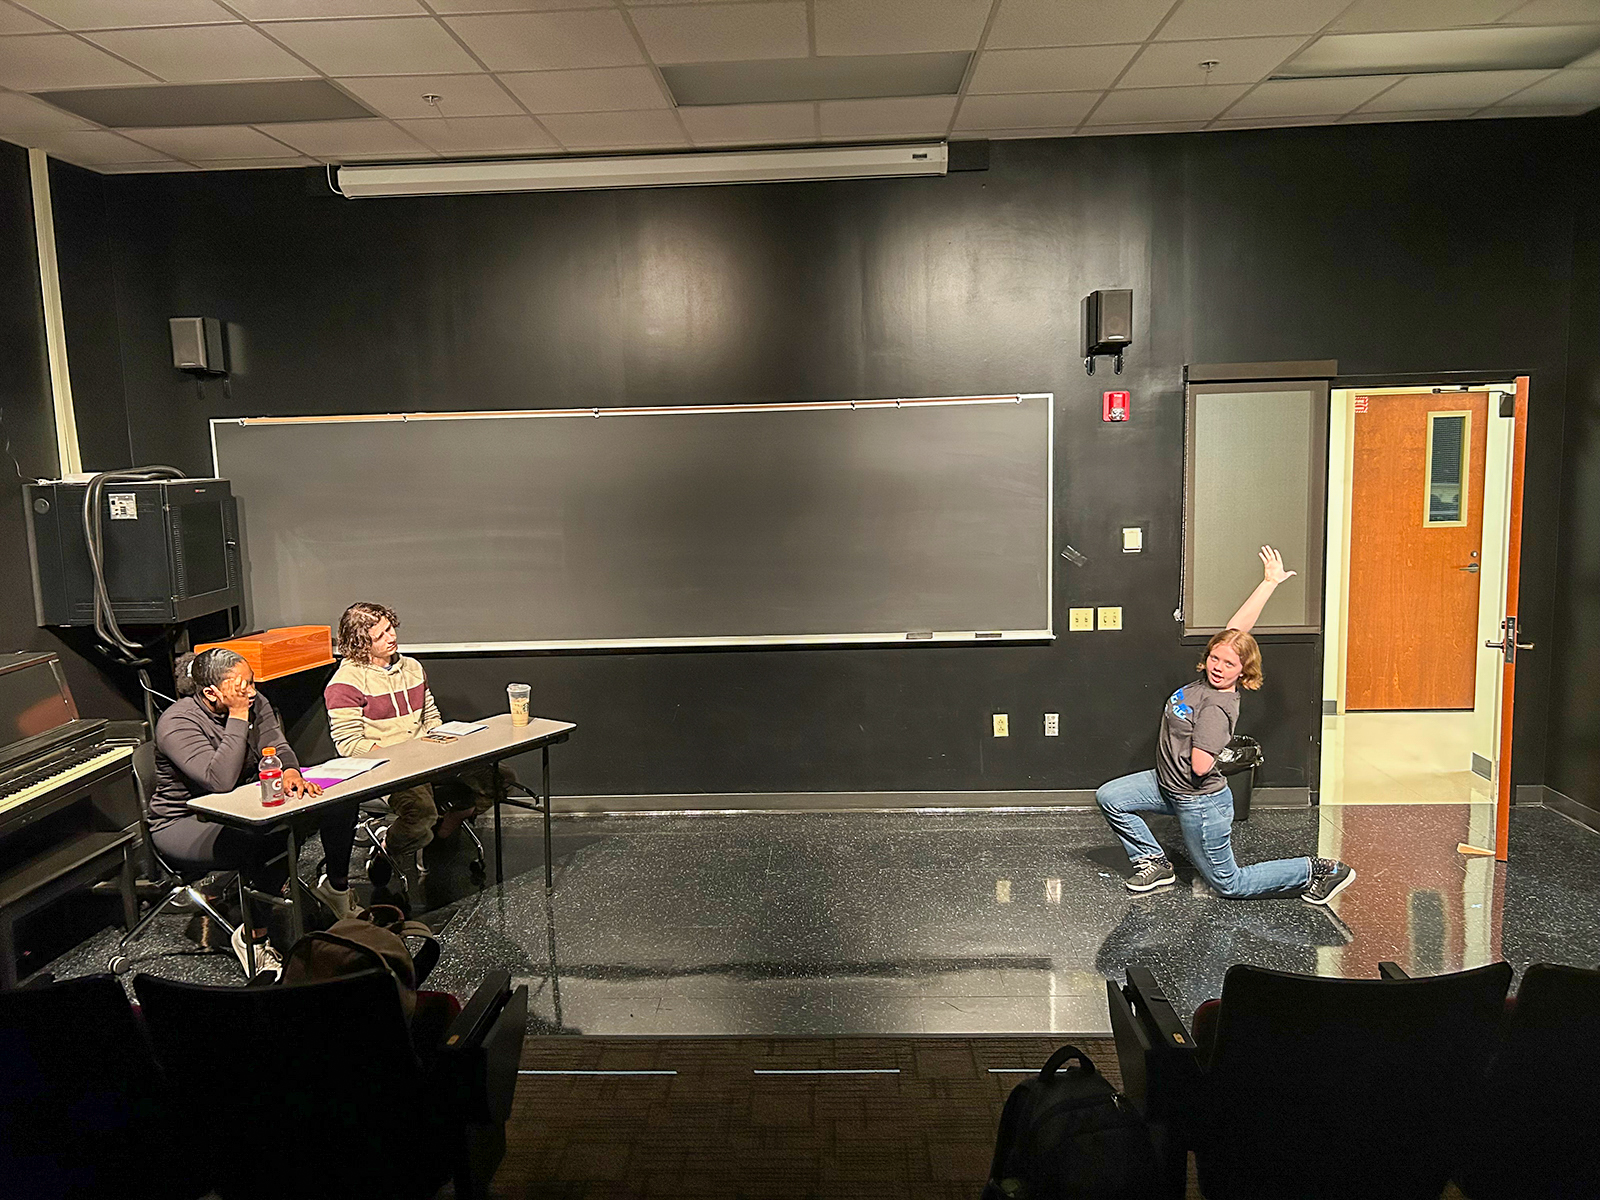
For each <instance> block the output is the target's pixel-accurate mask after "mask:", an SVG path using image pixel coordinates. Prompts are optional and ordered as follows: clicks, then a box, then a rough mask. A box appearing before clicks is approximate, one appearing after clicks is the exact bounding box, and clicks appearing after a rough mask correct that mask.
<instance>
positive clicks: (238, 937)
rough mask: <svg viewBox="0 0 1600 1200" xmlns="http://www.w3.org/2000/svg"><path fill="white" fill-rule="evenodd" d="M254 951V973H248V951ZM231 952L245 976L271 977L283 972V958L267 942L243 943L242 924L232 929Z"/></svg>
mask: <svg viewBox="0 0 1600 1200" xmlns="http://www.w3.org/2000/svg"><path fill="white" fill-rule="evenodd" d="M252 950H254V951H255V975H252V974H251V973H250V952H251V951H252ZM233 953H234V954H235V955H236V956H237V957H238V959H239V966H240V967H241V968H243V970H244V973H245V976H246V978H249V979H254V978H255V977H256V976H257V975H270V976H271V977H272V978H273V979H277V978H278V976H280V975H282V974H283V959H281V958H279V957H278V952H277V951H276V950H274V949H273V948H272V946H271V944H269V943H267V942H257V943H256V944H255V945H254V946H247V945H246V944H245V936H244V926H243V925H242V924H241V925H240V926H239V928H237V929H235V930H234V931H233Z"/></svg>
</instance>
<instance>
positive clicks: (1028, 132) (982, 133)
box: [958, 124, 1078, 142]
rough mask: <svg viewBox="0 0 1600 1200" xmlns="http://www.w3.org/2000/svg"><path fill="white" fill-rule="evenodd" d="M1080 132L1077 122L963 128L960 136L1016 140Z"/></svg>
mask: <svg viewBox="0 0 1600 1200" xmlns="http://www.w3.org/2000/svg"><path fill="white" fill-rule="evenodd" d="M1077 132H1078V127H1077V125H1076V124H1073V125H1057V126H1052V127H1049V128H1044V129H963V130H961V131H960V132H959V134H958V136H960V137H964V138H988V139H989V140H990V141H996V142H1002V141H1015V140H1018V139H1021V138H1055V137H1071V136H1072V135H1073V134H1075V133H1077Z"/></svg>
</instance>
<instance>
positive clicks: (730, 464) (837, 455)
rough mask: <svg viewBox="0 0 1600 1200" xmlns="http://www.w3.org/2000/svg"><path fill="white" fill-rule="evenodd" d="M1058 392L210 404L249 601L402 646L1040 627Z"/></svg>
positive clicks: (847, 636) (269, 616)
mask: <svg viewBox="0 0 1600 1200" xmlns="http://www.w3.org/2000/svg"><path fill="white" fill-rule="evenodd" d="M1053 410H1054V402H1053V397H1052V396H1051V395H1049V394H1047V393H1041V394H1028V395H1011V396H983V397H952V398H938V399H924V400H871V401H843V402H837V403H817V404H788V405H782V404H750V405H728V406H716V407H712V406H699V407H677V408H612V409H603V408H602V409H595V408H588V409H572V410H533V411H522V412H480V413H418V414H404V415H384V416H334V417H268V418H242V419H240V418H232V419H218V420H213V421H212V423H211V439H212V453H213V458H214V462H215V468H216V472H217V474H218V475H219V476H221V477H222V478H225V479H228V480H230V481H231V482H232V486H233V494H234V495H235V496H236V497H238V499H239V510H240V525H241V534H242V539H243V543H244V546H243V549H244V560H245V562H246V569H245V584H246V595H247V597H248V598H249V605H250V607H249V612H248V617H249V620H250V622H251V624H252V625H254V626H256V627H258V628H274V627H278V626H284V625H299V624H319V625H328V624H336V623H337V621H338V618H339V614H340V613H341V612H342V611H343V610H344V608H345V606H346V605H348V604H350V603H352V602H353V601H356V600H376V601H380V602H382V603H384V604H388V605H390V606H391V607H393V608H395V609H396V610H397V611H398V612H399V613H400V614H401V616H402V618H403V619H404V632H405V639H406V646H407V647H408V648H409V649H411V650H415V651H423V652H429V651H476V650H519V649H527V650H541V649H581V648H617V649H625V648H632V647H670V646H727V645H769V644H770V645H783V644H819V645H825V644H849V643H894V642H911V643H916V642H921V641H938V642H950V641H973V640H985V639H996V640H1039V639H1043V638H1049V637H1051V636H1053V631H1052V624H1051V611H1052V603H1051V600H1052V597H1051V586H1052V584H1051V554H1052V551H1051V540H1052V499H1051V498H1052V493H1053V479H1052V474H1053V436H1052V435H1053V428H1054V413H1053Z"/></svg>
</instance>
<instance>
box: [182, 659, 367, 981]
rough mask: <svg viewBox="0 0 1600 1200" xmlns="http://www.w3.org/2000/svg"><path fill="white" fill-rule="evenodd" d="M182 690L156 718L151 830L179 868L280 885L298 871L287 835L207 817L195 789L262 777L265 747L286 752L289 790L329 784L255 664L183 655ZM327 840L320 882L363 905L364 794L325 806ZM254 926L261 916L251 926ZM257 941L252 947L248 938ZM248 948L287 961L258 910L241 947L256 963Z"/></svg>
mask: <svg viewBox="0 0 1600 1200" xmlns="http://www.w3.org/2000/svg"><path fill="white" fill-rule="evenodd" d="M177 684H178V696H179V700H178V702H177V703H176V704H174V705H173V706H172V707H171V708H169V709H167V711H166V712H164V713H162V714H161V719H160V720H158V721H157V722H156V787H155V795H154V796H152V797H151V800H150V839H151V841H153V842H154V843H155V845H156V849H157V850H158V851H160V853H161V857H162V858H164V859H166V860H167V861H168V862H169V863H171V864H172V865H173V867H174V868H176V869H177V870H180V871H197V872H198V871H234V870H236V871H238V872H240V874H241V875H242V876H243V878H244V883H245V886H246V887H248V888H252V889H254V890H256V891H261V892H267V893H270V894H273V895H276V894H277V893H278V892H279V891H280V889H281V888H282V887H283V884H284V881H285V880H286V879H288V877H289V866H288V864H287V862H285V861H284V859H285V858H286V857H287V856H286V853H285V850H286V847H285V839H284V837H283V835H282V834H280V833H255V832H252V831H250V830H245V829H235V828H233V827H232V826H229V825H222V824H219V823H218V822H215V821H206V820H202V819H201V818H200V817H199V816H196V815H195V814H193V813H191V812H190V811H189V809H188V807H187V805H188V802H189V799H190V798H191V797H193V796H204V795H206V794H208V793H213V792H227V791H232V790H233V789H234V788H236V787H238V786H239V785H240V784H242V783H248V782H250V781H251V780H253V779H255V778H257V774H258V771H259V768H260V763H261V751H262V747H264V746H270V747H272V748H274V749H275V750H276V751H277V754H278V757H279V758H280V759H282V761H283V765H284V771H283V790H284V794H285V795H286V796H288V797H290V798H293V797H296V796H302V795H308V796H315V795H318V794H320V793H321V791H322V789H321V788H319V787H318V786H317V785H316V784H314V783H312V782H311V781H310V780H307V779H305V778H303V777H302V776H301V774H300V771H299V765H300V764H299V762H298V761H297V760H296V759H295V756H294V751H293V750H291V749H290V748H289V742H288V739H287V738H286V737H285V736H284V733H283V725H282V724H281V723H280V722H279V720H278V714H277V713H276V712H275V711H274V710H273V707H272V705H271V704H270V703H269V702H268V700H267V698H266V697H265V696H262V695H259V694H258V693H257V692H256V680H255V675H254V673H253V672H252V671H251V670H250V664H249V663H247V662H245V660H244V659H242V658H241V657H239V655H237V654H235V653H234V652H233V651H232V650H224V649H222V648H221V647H217V648H214V649H211V650H205V651H202V652H201V653H199V654H185V655H184V656H183V657H182V658H180V659H179V660H178V664H177ZM318 816H319V817H320V823H319V824H320V829H321V833H322V850H323V853H324V854H325V855H326V856H327V874H325V875H324V876H323V877H322V878H321V879H320V880H318V882H317V886H316V887H314V888H312V889H311V890H312V892H313V893H314V894H315V895H316V896H317V897H318V898H319V899H321V900H322V901H323V902H324V903H326V904H327V905H328V907H329V908H330V909H332V910H333V914H334V916H335V917H347V916H351V915H353V914H354V912H355V911H356V907H357V906H356V903H355V899H354V897H353V895H352V894H351V892H350V880H349V871H350V848H351V846H352V845H354V843H355V828H356V802H355V801H351V802H350V803H348V804H334V805H330V806H329V807H327V808H324V809H322V810H321V811H320V812H319V814H318ZM247 926H252V927H250V928H247ZM247 941H248V942H250V943H251V944H252V945H251V947H250V948H248V949H247V947H246V942H247ZM249 949H253V950H254V952H255V962H256V964H257V968H258V970H261V971H267V972H273V973H275V972H276V971H278V969H279V968H280V965H281V959H280V956H279V955H278V953H277V951H275V950H274V949H273V948H272V946H271V945H270V944H269V943H268V941H267V930H266V927H265V926H264V925H263V924H262V923H261V920H260V918H259V916H257V919H256V920H254V921H250V922H246V921H241V922H240V924H239V928H238V929H236V930H235V931H234V934H233V951H234V953H235V954H237V955H238V956H239V962H240V963H241V964H242V965H243V966H244V968H245V970H246V971H247V972H248V971H249V970H250V965H249Z"/></svg>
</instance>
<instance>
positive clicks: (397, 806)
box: [322, 601, 511, 861]
mask: <svg viewBox="0 0 1600 1200" xmlns="http://www.w3.org/2000/svg"><path fill="white" fill-rule="evenodd" d="M399 625H400V618H399V617H398V616H396V615H395V613H394V611H393V610H392V609H389V608H386V607H385V606H384V605H382V604H372V603H368V602H365V601H363V602H361V603H357V604H352V605H351V606H350V607H349V608H347V609H345V610H344V615H343V616H342V617H340V618H339V652H340V653H341V654H342V655H344V662H342V663H341V664H340V665H339V669H338V670H337V671H335V672H334V673H333V678H332V679H330V680H329V681H328V686H327V687H326V688H324V689H323V693H322V698H323V701H324V702H325V703H326V704H327V706H328V723H329V725H330V726H331V728H332V731H333V743H334V745H335V746H337V747H338V749H339V753H340V754H343V755H354V754H365V753H367V752H368V751H371V750H375V749H378V748H380V747H383V746H393V745H395V744H396V743H398V742H404V741H408V740H410V739H411V738H419V737H422V736H424V735H425V734H427V733H428V731H429V730H431V729H433V728H434V727H435V726H438V725H442V724H444V718H442V717H441V716H440V715H439V707H438V705H436V704H435V703H434V701H433V692H432V691H431V690H430V689H429V688H428V675H427V672H425V671H424V670H423V669H422V664H421V663H419V662H418V661H417V660H416V659H414V658H408V657H407V656H406V655H404V654H401V653H400V649H399V647H400V638H399V632H398V630H399ZM497 770H498V771H499V772H500V774H501V776H502V779H503V780H504V781H507V782H509V781H511V777H510V773H509V772H507V771H505V769H504V768H498V767H490V766H478V767H469V768H467V769H466V770H464V771H462V772H461V773H460V774H459V775H458V776H456V778H457V779H458V780H459V781H460V782H461V783H462V784H464V785H466V787H467V789H468V790H469V791H470V792H471V793H472V801H473V802H472V806H471V807H469V808H461V809H457V810H455V811H452V812H447V813H446V814H445V815H444V816H443V817H442V818H441V817H440V815H439V810H438V808H437V807H436V806H435V804H434V797H433V785H432V784H428V783H423V784H418V785H417V786H416V787H409V788H404V789H402V790H401V791H398V792H393V793H391V794H390V796H389V809H390V811H392V812H393V813H394V815H395V820H394V823H393V824H392V825H390V826H389V830H388V833H387V835H386V837H385V843H384V848H385V849H386V850H388V852H389V853H390V854H392V855H395V856H396V857H402V856H405V855H418V854H420V851H421V850H422V848H423V847H424V846H426V845H427V844H428V843H429V842H431V841H433V839H434V837H435V836H437V837H440V838H447V837H450V836H451V835H452V834H454V833H455V832H456V830H457V829H459V828H460V827H461V823H462V822H463V821H467V820H471V819H472V818H473V817H475V816H477V815H478V813H481V812H486V811H487V810H488V809H489V808H490V807H492V806H493V804H494V796H495V787H496V780H495V772H496V771H497ZM419 861H420V859H419Z"/></svg>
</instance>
